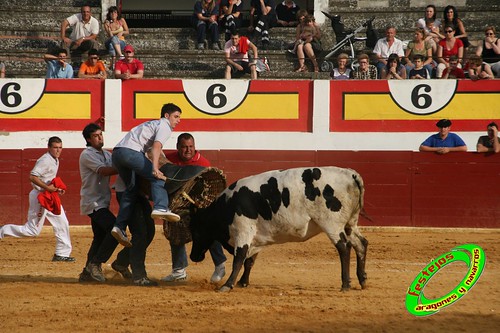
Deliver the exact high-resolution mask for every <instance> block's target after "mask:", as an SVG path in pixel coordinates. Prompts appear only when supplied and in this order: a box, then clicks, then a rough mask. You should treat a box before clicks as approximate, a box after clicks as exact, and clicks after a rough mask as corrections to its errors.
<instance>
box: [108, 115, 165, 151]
mask: <svg viewBox="0 0 500 333" xmlns="http://www.w3.org/2000/svg"><path fill="white" fill-rule="evenodd" d="M171 135H172V128H171V127H170V122H169V121H168V119H167V118H161V119H156V120H150V121H146V122H145V123H142V124H140V125H137V126H136V127H134V128H132V129H131V130H130V132H128V133H127V135H125V137H124V138H123V139H122V140H121V141H120V142H118V144H117V145H116V146H115V148H118V147H123V148H129V149H132V150H135V151H138V152H141V153H145V152H147V151H148V150H149V148H151V147H152V146H153V143H154V142H155V141H159V142H160V143H161V144H162V146H163V145H165V142H167V140H168V139H169V138H170V136H171Z"/></svg>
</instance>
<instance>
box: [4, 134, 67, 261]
mask: <svg viewBox="0 0 500 333" xmlns="http://www.w3.org/2000/svg"><path fill="white" fill-rule="evenodd" d="M61 152H62V140H61V139H60V138H59V137H57V136H53V137H51V138H49V143H48V151H47V152H46V153H45V154H43V155H42V156H41V157H40V158H39V159H38V160H37V161H36V164H35V166H34V167H33V170H31V172H30V181H31V186H33V189H32V190H31V192H30V194H29V208H28V221H27V222H26V223H25V224H24V225H15V224H6V225H4V226H2V227H0V239H2V238H3V237H5V236H11V237H37V236H38V235H40V233H41V232H42V228H43V223H44V221H45V219H47V220H48V221H49V222H50V224H52V228H53V229H54V234H55V236H56V250H55V254H54V256H53V257H52V261H60V262H74V261H75V258H73V257H70V254H71V250H72V246H71V239H70V236H69V222H68V219H67V217H66V213H65V212H64V208H63V206H62V205H61V206H60V207H59V208H60V212H53V211H51V210H49V209H47V208H44V207H43V206H42V205H41V203H40V201H39V195H40V194H41V193H43V192H50V193H53V192H57V193H58V194H64V192H65V191H64V190H63V189H62V188H59V187H57V186H56V185H55V184H53V183H52V180H54V178H56V176H57V171H58V170H59V157H60V156H61ZM57 213H59V214H57Z"/></svg>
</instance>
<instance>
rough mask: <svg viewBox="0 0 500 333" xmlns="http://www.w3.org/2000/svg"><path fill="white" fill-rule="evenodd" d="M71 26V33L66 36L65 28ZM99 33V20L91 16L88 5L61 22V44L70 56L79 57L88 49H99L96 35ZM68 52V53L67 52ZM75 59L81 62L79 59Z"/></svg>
mask: <svg viewBox="0 0 500 333" xmlns="http://www.w3.org/2000/svg"><path fill="white" fill-rule="evenodd" d="M68 27H72V28H73V31H72V32H71V35H70V36H69V38H68V37H66V29H67V28H68ZM98 34H99V21H97V19H96V18H94V17H92V12H91V10H90V6H82V8H81V10H80V14H74V15H71V16H70V17H68V18H66V19H64V20H63V21H62V23H61V40H62V46H63V47H64V48H66V49H68V50H69V51H70V52H71V56H72V57H75V58H77V57H79V58H81V55H82V53H85V52H88V51H89V50H90V49H96V50H98V49H99V43H98V42H97V35H98ZM68 54H70V53H69V52H68ZM75 61H78V62H81V59H76V60H75Z"/></svg>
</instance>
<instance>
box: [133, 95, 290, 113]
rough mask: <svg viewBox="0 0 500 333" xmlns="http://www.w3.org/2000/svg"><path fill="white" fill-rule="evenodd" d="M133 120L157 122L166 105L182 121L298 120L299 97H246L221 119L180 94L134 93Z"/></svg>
mask: <svg viewBox="0 0 500 333" xmlns="http://www.w3.org/2000/svg"><path fill="white" fill-rule="evenodd" d="M135 98H136V112H135V114H136V119H155V118H158V116H159V112H160V110H161V107H162V106H163V104H165V103H174V104H176V105H178V106H179V107H180V108H181V109H182V119H215V118H217V119H298V118H299V94H298V93H286V94H249V95H248V96H247V98H246V99H245V101H244V102H243V103H242V104H241V105H240V106H239V107H238V108H236V109H235V110H233V111H231V112H229V113H226V114H224V115H217V116H214V115H210V114H205V113H203V112H200V111H198V110H196V109H195V108H193V106H192V105H191V104H189V102H188V101H187V99H186V98H185V96H184V94H182V93H159V94H151V93H136V95H135Z"/></svg>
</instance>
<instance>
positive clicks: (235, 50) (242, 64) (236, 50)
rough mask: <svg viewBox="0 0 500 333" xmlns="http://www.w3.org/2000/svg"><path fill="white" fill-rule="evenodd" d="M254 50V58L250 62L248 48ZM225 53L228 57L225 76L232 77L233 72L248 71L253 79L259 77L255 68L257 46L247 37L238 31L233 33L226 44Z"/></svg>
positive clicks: (241, 72) (226, 57)
mask: <svg viewBox="0 0 500 333" xmlns="http://www.w3.org/2000/svg"><path fill="white" fill-rule="evenodd" d="M249 49H251V50H252V52H253V59H254V60H252V61H251V62H250V59H249V58H248V50H249ZM224 54H225V59H226V72H225V78H226V79H228V80H229V79H231V75H232V74H236V73H240V74H244V73H248V74H250V77H251V79H252V80H255V79H257V70H256V68H255V65H256V59H258V57H259V55H258V51H257V46H255V44H254V43H252V42H251V41H250V40H249V39H248V38H247V37H245V36H240V35H239V33H238V32H235V33H233V34H232V35H231V39H229V40H228V41H227V42H226V44H225V45H224Z"/></svg>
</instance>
